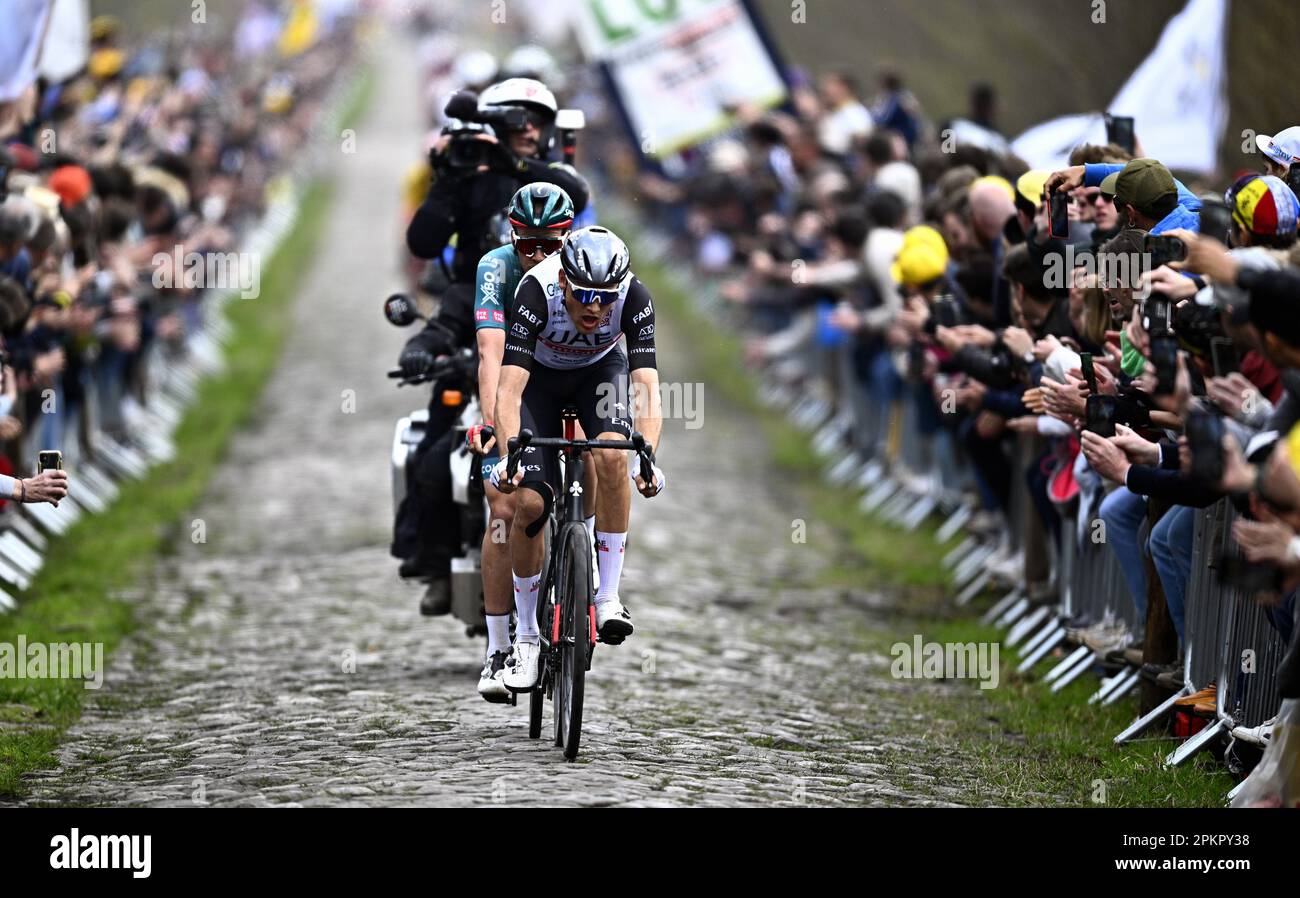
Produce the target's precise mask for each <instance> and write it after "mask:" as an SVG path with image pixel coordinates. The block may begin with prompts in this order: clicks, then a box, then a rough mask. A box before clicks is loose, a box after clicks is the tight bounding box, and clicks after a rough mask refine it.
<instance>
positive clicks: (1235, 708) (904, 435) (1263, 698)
mask: <svg viewBox="0 0 1300 898" xmlns="http://www.w3.org/2000/svg"><path fill="white" fill-rule="evenodd" d="M851 352H852V350H851V348H843V349H838V350H834V351H832V352H827V351H826V350H824V349H819V348H818V347H817V346H816V345H815V342H814V341H813V340H811V339H810V340H809V341H808V342H807V344H805V346H804V347H803V348H802V350H801V357H802V358H809V359H811V361H810V362H809V363H808V364H807V367H804V368H803V372H804V373H805V374H807V375H808V380H806V381H804V382H803V383H802V384H801V387H800V389H799V390H798V392H795V391H794V390H790V389H784V390H783V389H782V387H781V385H779V384H778V385H770V386H769V389H768V391H767V392H768V393H769V395H770V396H771V397H773V398H774V400H775V404H777V405H782V406H785V407H786V408H787V409H788V410H789V411H790V413H791V415H792V418H793V420H794V421H795V422H796V423H797V424H801V425H804V426H810V427H817V426H819V425H820V426H821V430H820V432H819V435H820V436H822V437H826V438H827V439H828V440H829V442H830V444H831V446H830V448H829V449H826V450H824V451H823V454H825V455H827V456H832V455H834V454H836V450H838V451H840V452H842V453H843V454H842V455H841V457H840V460H839V461H838V463H836V464H835V465H833V466H832V467H831V469H830V471H829V475H828V476H829V477H830V478H831V479H832V480H833V481H834V482H836V483H839V484H841V485H856V486H858V487H859V488H861V489H863V490H865V495H864V497H863V499H862V503H861V507H862V508H863V510H865V511H868V512H875V513H878V514H880V515H881V516H883V517H885V518H886V519H890V520H893V521H896V522H898V523H899V524H901V525H903V526H906V527H908V528H910V529H912V528H915V527H917V526H919V525H920V523H921V522H922V521H924V520H925V519H927V518H928V517H930V516H931V515H932V514H933V513H934V512H936V511H940V512H943V513H944V514H945V515H947V520H946V521H945V523H944V524H943V525H942V526H941V527H940V529H939V537H940V539H941V540H942V541H945V542H946V541H947V540H948V539H950V538H951V537H952V536H954V535H956V534H957V533H958V532H959V531H960V530H961V528H962V527H963V525H964V524H965V523H966V521H967V520H968V519H969V518H970V516H971V515H972V514H973V512H974V511H975V509H974V508H973V507H972V505H973V503H971V501H970V500H969V498H968V494H969V493H970V492H971V483H972V481H971V476H970V473H969V470H967V468H968V466H963V465H962V459H961V458H960V455H959V450H958V449H957V441H956V439H955V435H954V434H953V433H952V431H951V430H941V431H940V433H942V434H944V436H945V439H946V440H947V442H948V443H949V444H950V448H951V449H953V450H957V451H955V452H953V453H952V454H953V456H954V458H952V459H945V458H944V457H943V449H942V447H940V446H938V445H936V443H938V442H939V441H937V440H927V439H926V438H925V437H924V436H923V435H922V434H921V433H920V428H919V426H918V422H917V420H916V408H915V402H914V400H913V399H912V397H911V395H910V394H909V393H908V392H907V389H908V387H905V388H904V392H903V394H902V396H901V399H900V400H899V401H898V402H896V403H892V404H891V403H885V402H881V401H879V400H878V399H877V398H876V397H874V396H872V395H871V394H870V391H869V389H868V387H867V385H866V384H865V383H863V379H862V378H861V377H860V376H858V372H857V370H856V369H855V366H854V364H853V359H852V355H851ZM828 358H830V359H832V360H833V364H831V365H828V364H827V360H828ZM787 370H788V369H787ZM819 379H821V380H819ZM814 384H816V385H817V386H814ZM826 397H830V398H829V400H827V399H826ZM1034 442H1036V441H1034ZM1030 449H1031V443H1030V441H1028V440H1026V439H1024V438H1022V439H1020V440H1018V441H1017V446H1016V452H1015V454H1014V456H1013V461H1012V464H1013V470H1014V476H1013V478H1012V497H1011V501H1010V502H1009V505H1008V508H1007V516H1008V519H1009V520H1010V528H1009V531H1010V532H1009V533H1008V534H1007V535H1006V538H1005V539H1004V540H1003V543H1004V545H1003V547H1002V548H1003V549H1006V550H1010V551H1012V552H1014V551H1015V550H1016V549H1018V548H1021V547H1022V545H1021V535H1022V533H1024V528H1025V521H1024V519H1023V515H1025V514H1030V515H1033V514H1036V512H1034V511H1033V510H1032V507H1031V506H1029V505H1028V503H1027V502H1026V501H1024V500H1025V498H1026V494H1027V487H1026V485H1025V479H1024V476H1023V475H1024V472H1025V470H1026V466H1027V464H1028V463H1029V461H1030V459H1031V458H1033V457H1036V454H1035V453H1032V452H1031V451H1029V450H1030ZM900 460H901V461H902V462H903V464H902V465H901V466H899V465H898V464H897V463H898V462H899V461H900ZM900 467H901V472H900V470H899V469H900ZM926 485H929V486H931V487H932V489H929V490H925V489H924V487H925V486H926ZM1078 501H1079V500H1075V501H1074V502H1073V503H1071V504H1070V505H1068V506H1065V507H1062V508H1060V509H1058V510H1059V512H1060V513H1061V518H1062V528H1063V529H1062V533H1063V535H1062V538H1061V540H1060V544H1059V545H1057V546H1050V547H1049V551H1051V552H1052V556H1053V557H1052V559H1051V561H1052V564H1051V569H1052V571H1053V575H1054V578H1055V582H1056V585H1057V588H1058V592H1059V599H1058V601H1057V602H1056V603H1046V604H1037V605H1035V604H1034V603H1033V602H1031V601H1030V600H1029V599H1028V597H1027V596H1026V595H1025V592H1024V584H1023V583H1017V584H1015V586H1014V587H1013V588H1012V589H1011V591H1010V592H1009V593H1007V594H1006V595H1004V596H1003V597H1001V599H1000V600H999V601H998V602H996V603H995V604H994V605H993V607H992V608H990V609H989V611H988V612H986V614H985V615H984V619H985V620H986V621H987V622H991V623H993V624H995V625H996V626H998V627H999V628H1002V629H1005V630H1006V637H1005V642H1004V644H1009V647H1013V648H1014V647H1017V646H1018V647H1019V653H1020V659H1021V660H1020V664H1019V668H1020V670H1021V671H1022V672H1024V671H1028V670H1029V669H1031V668H1033V667H1034V666H1035V664H1037V663H1038V662H1039V661H1040V660H1042V659H1043V658H1045V657H1047V655H1048V654H1049V653H1050V652H1051V651H1052V650H1053V649H1055V648H1057V647H1058V646H1060V645H1061V644H1062V643H1066V642H1068V633H1067V629H1068V628H1067V626H1066V624H1067V622H1072V623H1077V624H1080V625H1083V624H1087V623H1098V622H1101V621H1104V620H1110V621H1115V622H1117V623H1123V624H1124V625H1125V626H1126V627H1127V628H1128V631H1129V633H1130V634H1132V635H1133V636H1135V637H1136V636H1138V635H1139V634H1140V633H1141V632H1142V630H1143V628H1144V626H1145V621H1144V620H1140V619H1139V618H1138V615H1137V609H1136V607H1135V606H1134V604H1133V602H1132V600H1131V598H1130V596H1129V592H1128V587H1127V584H1126V581H1125V578H1124V575H1123V570H1122V568H1121V567H1120V564H1119V562H1118V561H1117V559H1116V557H1115V554H1114V552H1112V551H1111V549H1110V548H1109V547H1108V546H1107V545H1106V544H1105V543H1104V542H1094V541H1093V539H1092V538H1091V534H1092V526H1091V525H1092V523H1093V521H1092V520H1089V521H1087V522H1085V523H1084V524H1082V525H1080V524H1079V523H1078V522H1077V521H1076V518H1075V510H1076V507H1077V502H1078ZM1232 517H1233V511H1232V508H1231V506H1230V504H1229V503H1228V502H1227V500H1223V501H1221V502H1219V503H1216V504H1215V505H1213V506H1211V507H1209V508H1207V509H1203V510H1200V511H1199V512H1198V513H1197V516H1196V520H1195V527H1194V536H1193V551H1192V569H1191V575H1190V577H1189V581H1188V586H1187V592H1186V597H1185V620H1184V623H1185V627H1184V634H1185V647H1184V661H1185V679H1186V685H1185V687H1184V688H1183V690H1182V691H1181V692H1178V693H1176V694H1174V695H1173V696H1171V697H1170V698H1169V700H1168V701H1167V702H1165V703H1164V704H1163V705H1162V706H1160V707H1159V708H1157V709H1156V710H1155V711H1153V712H1151V713H1150V714H1148V715H1146V716H1145V717H1143V718H1140V719H1139V720H1138V721H1135V723H1134V725H1132V726H1130V727H1129V728H1128V729H1126V730H1125V731H1124V732H1123V733H1121V734H1120V735H1119V736H1117V737H1116V739H1115V741H1116V743H1121V742H1125V741H1128V740H1129V739H1131V738H1133V737H1134V736H1135V735H1137V734H1138V733H1139V732H1141V731H1142V730H1144V729H1145V728H1146V727H1147V726H1149V725H1150V724H1151V723H1153V722H1155V721H1156V720H1159V719H1160V717H1162V716H1163V715H1165V714H1167V713H1168V712H1169V711H1170V710H1171V708H1172V707H1173V704H1174V701H1175V700H1176V699H1178V698H1179V697H1181V696H1184V695H1189V694H1191V693H1193V692H1196V691H1199V690H1200V689H1202V688H1204V687H1205V686H1208V685H1211V684H1215V685H1216V686H1217V702H1218V713H1217V718H1216V720H1215V721H1213V722H1212V723H1211V724H1209V725H1207V726H1206V727H1205V728H1204V729H1203V730H1201V731H1200V732H1199V733H1197V734H1196V736H1194V737H1193V738H1192V739H1189V740H1187V741H1185V742H1184V743H1182V744H1181V745H1180V746H1179V747H1178V748H1177V749H1176V750H1175V751H1174V752H1171V753H1170V755H1169V756H1168V758H1167V759H1166V763H1168V764H1171V765H1172V764H1178V763H1181V762H1182V761H1183V760H1185V759H1186V758H1187V757H1190V756H1191V755H1193V754H1194V753H1195V752H1196V751H1197V750H1198V749H1200V748H1202V747H1204V746H1205V745H1207V744H1208V743H1209V742H1211V741H1212V740H1213V739H1214V738H1215V737H1216V736H1220V735H1222V734H1223V733H1225V732H1227V731H1230V730H1231V729H1232V728H1233V727H1234V726H1241V725H1244V726H1256V725H1258V724H1260V723H1262V722H1263V721H1265V720H1267V719H1268V718H1270V717H1272V716H1273V715H1274V714H1276V712H1277V710H1278V707H1279V704H1280V699H1279V697H1278V694H1277V682H1276V670H1277V666H1278V664H1279V663H1280V661H1281V658H1282V656H1283V654H1284V653H1285V649H1286V646H1285V645H1284V644H1283V643H1282V641H1281V639H1280V638H1279V636H1278V634H1277V631H1276V630H1275V629H1274V628H1273V626H1272V625H1271V624H1270V623H1269V621H1268V619H1267V618H1266V616H1265V614H1264V613H1263V611H1262V610H1261V608H1260V606H1259V605H1258V604H1257V603H1256V602H1255V601H1254V600H1253V599H1251V598H1250V597H1249V596H1243V595H1241V594H1240V592H1239V591H1237V590H1233V589H1229V588H1227V587H1225V586H1224V585H1223V584H1221V583H1220V582H1219V580H1218V573H1217V571H1216V569H1215V568H1214V566H1213V564H1214V561H1215V559H1216V558H1217V557H1218V556H1219V554H1220V553H1221V552H1223V551H1224V550H1226V549H1230V548H1231V539H1230V531H1231V522H1232ZM1094 519H1095V518H1094ZM997 549H998V546H997V545H995V544H993V542H992V541H991V540H988V539H982V538H980V537H978V536H973V535H972V536H967V538H966V539H965V540H963V541H962V542H961V543H960V544H959V545H958V546H957V547H956V548H955V549H953V550H952V551H951V552H949V553H948V555H947V556H946V557H945V558H944V565H945V567H948V568H950V569H951V570H952V572H953V580H954V584H955V585H956V586H957V587H958V588H959V589H960V593H959V594H958V595H957V596H956V601H957V603H958V604H965V603H966V602H968V601H970V600H971V598H973V596H975V595H978V594H980V593H981V592H984V591H985V590H986V588H987V587H988V585H989V583H990V571H989V570H988V569H987V567H986V565H985V562H987V561H988V560H989V558H990V557H992V556H993V555H994V554H995V552H996V551H997ZM1248 651H1249V653H1250V654H1246V653H1247V652H1248ZM1243 659H1245V660H1243ZM1102 660H1103V659H1102V657H1101V656H1100V655H1099V654H1098V653H1097V652H1096V651H1094V650H1093V649H1092V648H1090V647H1088V646H1086V645H1078V646H1076V647H1074V648H1073V649H1071V650H1068V651H1066V652H1065V653H1064V657H1063V658H1062V659H1061V660H1060V661H1059V662H1058V663H1057V664H1055V665H1054V666H1053V667H1052V668H1051V669H1050V670H1049V671H1048V672H1047V673H1046V674H1045V676H1044V678H1043V679H1044V681H1045V682H1048V683H1050V684H1051V688H1052V690H1053V691H1059V690H1061V689H1063V688H1065V687H1066V686H1067V685H1068V684H1069V683H1071V682H1073V681H1074V680H1076V679H1078V678H1079V677H1081V676H1083V675H1084V674H1086V673H1089V672H1099V671H1102V665H1101V662H1102ZM1100 676H1101V679H1100V684H1099V688H1098V689H1097V691H1096V692H1095V693H1094V694H1093V695H1092V696H1091V698H1090V699H1089V701H1090V702H1099V703H1102V704H1112V703H1114V702H1116V701H1118V700H1119V699H1121V698H1122V697H1123V696H1125V695H1126V694H1129V693H1130V692H1131V691H1132V690H1133V688H1134V687H1136V686H1137V684H1138V682H1139V674H1138V671H1137V670H1134V669H1132V668H1125V669H1123V670H1121V671H1120V672H1119V673H1116V674H1113V675H1111V676H1105V675H1104V672H1102V673H1101V674H1100Z"/></svg>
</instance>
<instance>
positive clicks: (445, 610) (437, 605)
mask: <svg viewBox="0 0 1300 898" xmlns="http://www.w3.org/2000/svg"><path fill="white" fill-rule="evenodd" d="M420 613H421V614H423V615H424V616H425V617H437V616H438V615H440V614H450V613H451V578H450V577H436V578H434V579H433V580H430V581H429V588H428V589H426V590H425V591H424V595H423V596H421V597H420Z"/></svg>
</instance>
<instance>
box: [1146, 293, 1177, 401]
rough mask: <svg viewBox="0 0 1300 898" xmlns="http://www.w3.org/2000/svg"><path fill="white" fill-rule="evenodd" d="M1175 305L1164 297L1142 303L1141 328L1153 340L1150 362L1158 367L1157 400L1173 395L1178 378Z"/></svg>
mask: <svg viewBox="0 0 1300 898" xmlns="http://www.w3.org/2000/svg"><path fill="white" fill-rule="evenodd" d="M1173 319H1174V304H1173V301H1172V300H1171V299H1170V298H1169V297H1167V296H1165V295H1164V294H1162V293H1152V294H1151V295H1150V296H1148V297H1147V298H1146V299H1144V300H1143V301H1142V327H1143V328H1145V329H1146V332H1147V336H1148V337H1149V338H1150V340H1151V362H1152V363H1153V364H1154V365H1155V367H1156V389H1155V393H1156V395H1157V396H1168V395H1169V394H1170V393H1172V392H1173V391H1174V380H1175V378H1176V377H1177V375H1178V338H1177V337H1176V336H1174V320H1173Z"/></svg>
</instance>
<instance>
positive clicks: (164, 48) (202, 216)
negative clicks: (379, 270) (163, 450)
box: [0, 3, 354, 472]
mask: <svg viewBox="0 0 1300 898" xmlns="http://www.w3.org/2000/svg"><path fill="white" fill-rule="evenodd" d="M286 8H287V7H286ZM312 27H313V29H314V36H313V38H314V39H312V40H311V41H307V42H303V45H302V46H287V45H286V43H285V34H286V31H285V22H284V17H283V16H282V15H281V13H279V12H277V11H276V10H275V9H274V8H272V7H269V6H266V5H263V4H259V3H253V4H250V5H249V6H248V7H246V8H245V9H244V14H243V19H242V20H241V21H240V22H239V23H238V27H236V28H224V29H223V28H220V27H206V26H201V25H194V26H191V27H190V28H189V29H188V30H187V31H186V32H185V33H184V34H178V33H172V32H168V31H161V30H159V31H154V32H152V33H150V34H143V35H139V36H128V35H127V34H125V33H124V29H123V28H122V26H121V24H120V22H118V21H117V20H115V19H114V18H112V17H107V16H104V17H99V18H97V19H95V20H94V21H93V22H92V23H91V28H90V41H91V44H90V48H89V54H88V58H87V62H86V65H85V67H84V68H83V69H82V70H81V71H80V72H79V73H77V74H76V75H75V76H73V77H72V78H70V79H67V80H65V81H62V82H60V83H49V82H47V81H46V80H44V79H39V80H36V81H35V82H34V83H32V84H31V85H30V86H29V87H28V88H27V89H26V90H25V91H24V92H23V93H22V95H21V96H19V97H18V98H17V99H15V100H13V101H11V102H7V103H3V104H0V341H2V344H3V363H4V364H3V390H2V391H0V392H2V395H0V471H5V472H9V471H13V470H15V469H17V470H18V471H19V472H26V471H28V470H30V469H31V468H32V466H33V465H34V463H35V461H36V456H37V452H38V451H39V450H59V451H62V452H63V453H64V456H65V458H66V459H68V460H69V462H70V463H71V464H73V465H75V460H76V459H77V458H82V457H88V456H93V455H94V454H95V453H96V452H97V451H98V452H105V451H113V450H114V449H115V448H117V447H132V445H133V444H138V443H139V441H140V438H141V433H142V429H143V428H142V425H143V424H145V423H146V419H147V418H148V416H149V415H150V414H151V412H150V410H149V408H148V404H149V403H148V397H149V395H150V377H151V369H154V370H155V371H156V368H157V362H158V360H159V359H162V358H167V359H169V360H172V361H176V362H177V363H178V364H182V365H183V364H184V360H185V359H186V357H187V352H188V351H189V350H190V349H192V348H193V344H194V341H195V338H196V337H197V336H198V335H199V334H200V333H202V331H203V328H204V319H205V303H204V297H205V295H207V289H208V288H209V287H219V288H227V287H233V286H236V285H235V284H229V283H210V281H211V280H213V272H215V271H224V273H225V275H226V276H227V278H228V277H229V276H230V274H231V273H232V272H235V271H236V269H235V268H230V267H229V266H227V267H226V268H225V269H218V268H214V266H212V265H208V264H206V260H208V259H210V258H213V257H214V254H229V255H233V254H235V253H236V252H237V251H238V249H239V245H240V238H241V235H242V234H244V233H245V232H246V231H247V229H248V228H249V227H250V226H252V225H254V224H255V223H256V222H257V221H258V220H259V218H260V217H261V215H262V213H263V212H264V210H265V208H266V206H267V197H268V187H269V186H270V185H272V184H273V181H274V179H275V178H277V177H280V176H282V175H284V174H286V173H289V172H292V171H293V169H294V166H295V164H296V162H297V158H296V154H297V153H299V152H300V151H301V150H302V148H303V146H304V141H305V139H306V137H307V136H308V134H309V132H310V129H311V128H312V125H313V123H314V122H315V121H316V120H317V119H318V117H319V115H320V112H321V105H322V102H323V101H324V99H325V98H326V91H327V89H328V88H329V86H330V85H331V83H332V82H333V81H334V80H335V78H336V76H337V74H338V72H339V71H340V70H342V69H343V68H344V63H345V62H346V61H347V60H348V58H349V56H350V54H351V52H352V48H353V41H354V28H353V23H352V21H351V20H350V19H348V18H339V19H336V20H333V21H329V22H314V23H312ZM196 254H197V255H196ZM195 260H198V262H197V264H196V262H195ZM240 286H247V285H246V284H245V285H240Z"/></svg>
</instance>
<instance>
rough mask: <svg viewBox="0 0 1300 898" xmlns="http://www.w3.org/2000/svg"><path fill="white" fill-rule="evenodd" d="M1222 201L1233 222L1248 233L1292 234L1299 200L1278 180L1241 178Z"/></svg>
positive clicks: (1298, 212)
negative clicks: (1228, 210)
mask: <svg viewBox="0 0 1300 898" xmlns="http://www.w3.org/2000/svg"><path fill="white" fill-rule="evenodd" d="M1225 199H1226V200H1227V202H1228V204H1229V206H1230V207H1231V208H1232V218H1233V220H1234V221H1235V222H1237V224H1239V225H1241V226H1242V227H1243V228H1245V229H1246V230H1247V231H1250V232H1251V233H1252V234H1264V235H1268V234H1292V233H1295V229H1296V219H1297V217H1300V199H1297V198H1296V195H1295V193H1294V192H1292V190H1291V188H1290V187H1288V186H1287V185H1286V182H1284V181H1283V180H1282V179H1281V178H1278V177H1275V176H1273V175H1245V176H1243V177H1241V178H1239V179H1238V180H1237V182H1236V183H1235V184H1233V185H1232V187H1230V188H1229V189H1228V193H1227V196H1226V197H1225Z"/></svg>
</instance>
